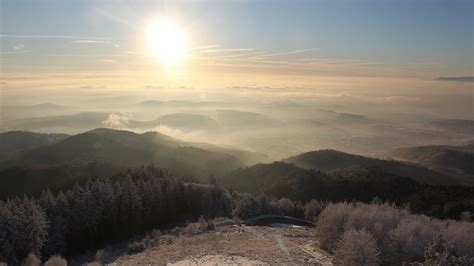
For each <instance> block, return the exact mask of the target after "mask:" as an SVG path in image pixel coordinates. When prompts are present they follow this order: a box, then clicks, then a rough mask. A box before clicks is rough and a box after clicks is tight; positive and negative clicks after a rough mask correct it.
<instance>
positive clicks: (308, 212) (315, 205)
mask: <svg viewBox="0 0 474 266" xmlns="http://www.w3.org/2000/svg"><path fill="white" fill-rule="evenodd" d="M323 209H324V204H323V203H321V202H319V201H317V200H311V201H309V202H308V203H306V205H305V206H304V217H305V219H306V220H308V221H316V218H317V217H318V216H319V214H320V213H321V211H322V210H323Z"/></svg>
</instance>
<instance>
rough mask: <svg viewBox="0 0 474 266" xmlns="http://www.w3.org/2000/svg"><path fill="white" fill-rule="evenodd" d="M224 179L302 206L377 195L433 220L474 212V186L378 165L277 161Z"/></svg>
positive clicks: (229, 184)
mask: <svg viewBox="0 0 474 266" xmlns="http://www.w3.org/2000/svg"><path fill="white" fill-rule="evenodd" d="M220 181H221V182H222V184H223V185H224V186H225V187H227V188H232V189H235V190H237V191H241V192H249V193H253V194H260V193H265V194H268V195H273V196H276V197H286V198H289V199H292V200H297V201H302V202H306V201H308V200H310V199H317V200H323V201H336V202H337V201H353V200H356V201H363V202H370V201H371V200H373V199H374V198H375V197H377V198H379V199H381V200H382V201H389V202H396V203H398V204H409V205H410V206H411V208H412V209H413V210H415V211H418V212H423V213H425V214H427V215H431V216H438V217H454V216H455V215H457V214H459V211H460V210H464V211H474V205H473V202H474V188H473V187H465V186H444V185H428V184H421V183H419V182H417V181H416V180H414V179H412V178H408V177H401V176H397V175H394V174H391V173H387V172H384V171H383V170H381V169H380V168H378V167H372V168H370V167H366V168H363V169H355V168H352V169H350V170H348V171H340V172H336V173H324V172H320V171H316V170H310V169H303V168H300V167H297V166H295V165H293V164H289V163H285V162H274V163H272V164H257V165H254V166H251V167H247V168H244V169H239V170H235V171H233V172H232V173H230V174H228V175H226V176H224V177H223V178H222V179H221V180H220Z"/></svg>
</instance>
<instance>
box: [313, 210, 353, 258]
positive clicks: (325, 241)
mask: <svg viewBox="0 0 474 266" xmlns="http://www.w3.org/2000/svg"><path fill="white" fill-rule="evenodd" d="M353 209H354V207H353V206H352V205H350V204H347V203H336V204H333V203H330V204H329V205H328V206H327V207H326V208H325V209H324V210H323V211H322V212H321V215H319V218H318V234H319V237H320V244H321V247H322V248H323V249H326V250H328V251H334V249H335V247H336V244H337V243H338V240H339V238H340V237H341V236H342V234H343V233H344V230H345V225H346V223H347V220H348V219H349V217H350V215H351V213H352V211H353Z"/></svg>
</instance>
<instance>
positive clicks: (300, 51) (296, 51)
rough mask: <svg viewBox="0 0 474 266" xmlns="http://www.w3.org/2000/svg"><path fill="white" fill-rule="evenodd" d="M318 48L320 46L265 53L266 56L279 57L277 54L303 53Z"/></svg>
mask: <svg viewBox="0 0 474 266" xmlns="http://www.w3.org/2000/svg"><path fill="white" fill-rule="evenodd" d="M317 50H319V48H310V49H299V50H291V51H284V52H278V53H271V54H265V57H277V56H282V55H291V54H301V53H306V52H312V51H317Z"/></svg>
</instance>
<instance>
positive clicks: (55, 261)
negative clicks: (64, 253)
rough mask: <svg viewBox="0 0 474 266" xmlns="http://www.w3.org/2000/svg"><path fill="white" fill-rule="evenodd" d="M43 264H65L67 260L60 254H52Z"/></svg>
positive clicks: (51, 265)
mask: <svg viewBox="0 0 474 266" xmlns="http://www.w3.org/2000/svg"><path fill="white" fill-rule="evenodd" d="M44 266H67V261H66V260H65V259H64V258H63V257H61V256H52V257H51V258H49V259H48V260H47V261H46V262H45V263H44Z"/></svg>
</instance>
